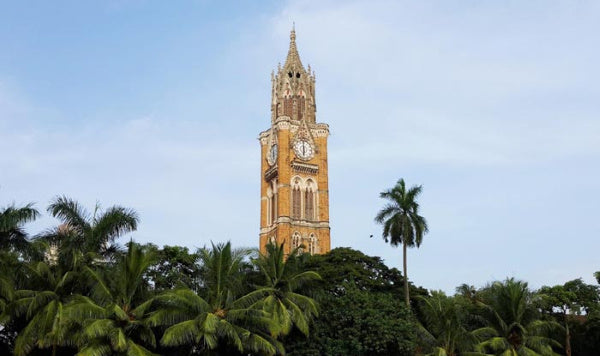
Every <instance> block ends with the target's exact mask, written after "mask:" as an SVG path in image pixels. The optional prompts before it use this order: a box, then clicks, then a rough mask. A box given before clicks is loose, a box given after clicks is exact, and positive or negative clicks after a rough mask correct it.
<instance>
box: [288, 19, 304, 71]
mask: <svg viewBox="0 0 600 356" xmlns="http://www.w3.org/2000/svg"><path fill="white" fill-rule="evenodd" d="M283 67H284V68H286V69H288V68H295V69H300V68H302V69H304V66H302V62H301V61H300V55H299V54H298V48H297V47H296V23H294V24H293V25H292V31H291V32H290V49H289V50H288V54H287V58H286V59H285V64H284V65H283Z"/></svg>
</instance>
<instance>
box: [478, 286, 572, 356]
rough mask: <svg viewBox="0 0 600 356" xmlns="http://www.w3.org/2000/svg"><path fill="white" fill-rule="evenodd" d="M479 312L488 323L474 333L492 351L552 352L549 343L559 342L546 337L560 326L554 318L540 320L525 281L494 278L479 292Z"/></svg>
mask: <svg viewBox="0 0 600 356" xmlns="http://www.w3.org/2000/svg"><path fill="white" fill-rule="evenodd" d="M480 293H481V295H482V300H483V303H484V306H483V308H482V310H481V315H482V316H483V317H484V318H485V320H486V322H487V323H488V326H486V327H483V328H480V329H477V330H475V331H474V334H475V335H476V336H478V337H480V338H481V339H482V340H484V341H483V342H481V343H480V344H479V347H480V348H481V349H482V350H483V351H485V352H487V353H492V354H494V355H507V356H508V355H514V356H517V355H519V356H521V355H527V356H530V355H531V356H533V355H554V352H553V349H552V347H561V345H560V343H558V342H557V341H556V340H554V339H552V338H551V337H549V335H550V334H551V332H552V331H553V330H556V329H560V328H561V327H560V325H559V324H557V323H556V322H552V321H545V320H540V318H539V315H538V312H537V310H536V308H535V306H534V304H533V302H532V297H533V294H532V293H531V291H530V290H529V288H528V287H527V283H526V282H522V281H518V280H515V279H514V278H510V279H506V280H505V281H504V282H494V283H493V284H491V285H489V286H487V287H486V288H484V289H483V290H482V291H481V292H480Z"/></svg>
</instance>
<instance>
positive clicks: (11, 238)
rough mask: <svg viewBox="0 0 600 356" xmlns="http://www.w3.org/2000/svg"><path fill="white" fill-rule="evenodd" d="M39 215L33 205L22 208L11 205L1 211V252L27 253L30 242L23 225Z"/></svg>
mask: <svg viewBox="0 0 600 356" xmlns="http://www.w3.org/2000/svg"><path fill="white" fill-rule="evenodd" d="M39 215H40V213H39V212H38V211H37V210H36V209H34V208H33V204H27V205H25V206H24V207H21V208H18V207H15V206H14V205H11V206H8V207H6V208H4V209H2V210H0V250H7V251H17V252H21V253H22V252H26V251H27V249H28V246H29V242H28V240H27V234H26V233H25V230H24V229H23V225H24V224H25V223H28V222H31V221H34V220H35V219H36V218H37V217H38V216H39Z"/></svg>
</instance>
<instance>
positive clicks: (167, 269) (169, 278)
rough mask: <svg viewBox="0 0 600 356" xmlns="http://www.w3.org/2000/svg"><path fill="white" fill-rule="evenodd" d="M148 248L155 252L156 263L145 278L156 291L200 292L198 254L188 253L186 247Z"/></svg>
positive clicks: (152, 246)
mask: <svg viewBox="0 0 600 356" xmlns="http://www.w3.org/2000/svg"><path fill="white" fill-rule="evenodd" d="M148 248H150V249H153V250H155V251H156V252H155V253H156V256H157V259H156V263H155V264H153V265H152V266H151V267H150V269H149V270H148V273H147V277H148V279H149V280H150V281H151V283H152V284H153V286H154V289H155V290H157V291H164V290H170V289H176V288H186V287H187V288H190V289H192V290H194V291H199V290H200V284H199V282H200V268H199V266H198V264H197V263H198V261H199V259H200V254H199V253H190V252H189V250H188V248H187V247H181V246H163V248H162V249H158V248H157V247H156V246H154V245H149V246H148Z"/></svg>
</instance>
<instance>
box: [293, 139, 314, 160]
mask: <svg viewBox="0 0 600 356" xmlns="http://www.w3.org/2000/svg"><path fill="white" fill-rule="evenodd" d="M294 152H296V156H298V157H299V158H300V159H304V160H308V159H311V158H312V156H313V147H312V145H311V144H310V142H308V141H306V140H298V141H296V142H295V143H294Z"/></svg>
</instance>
